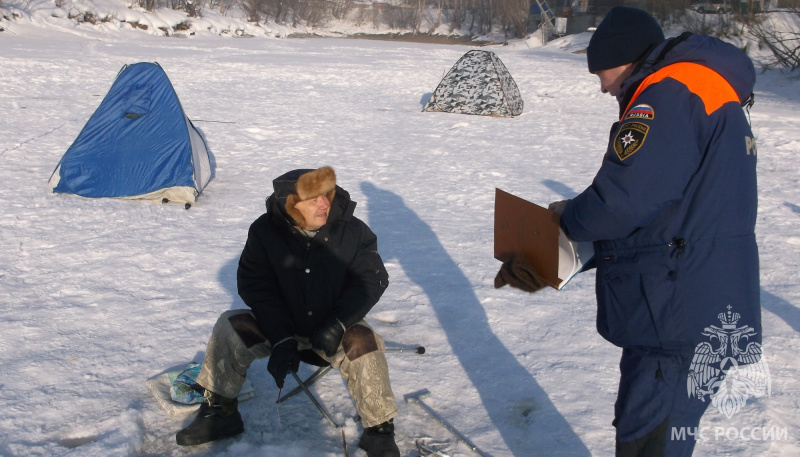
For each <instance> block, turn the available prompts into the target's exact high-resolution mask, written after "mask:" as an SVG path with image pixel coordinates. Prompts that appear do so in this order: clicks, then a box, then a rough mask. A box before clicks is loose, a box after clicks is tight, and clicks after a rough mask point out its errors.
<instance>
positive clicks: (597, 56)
mask: <svg viewBox="0 0 800 457" xmlns="http://www.w3.org/2000/svg"><path fill="white" fill-rule="evenodd" d="M662 41H664V32H663V31H662V30H661V26H660V25H658V22H657V21H656V20H655V19H653V16H650V15H649V14H647V13H646V12H645V11H642V10H640V9H636V8H629V7H627V6H615V7H613V8H611V10H609V12H608V14H607V15H606V17H605V18H603V21H602V22H600V25H598V26H597V30H595V31H594V34H592V38H591V40H589V47H588V48H587V49H586V62H587V63H588V64H589V72H590V73H595V72H597V71H600V70H608V69H609V68H615V67H619V66H620V65H625V64H627V63H631V62H636V61H637V60H639V59H642V58H643V57H645V55H644V54H645V53H646V52H647V51H649V50H651V49H652V48H653V47H655V45H657V44H658V43H661V42H662Z"/></svg>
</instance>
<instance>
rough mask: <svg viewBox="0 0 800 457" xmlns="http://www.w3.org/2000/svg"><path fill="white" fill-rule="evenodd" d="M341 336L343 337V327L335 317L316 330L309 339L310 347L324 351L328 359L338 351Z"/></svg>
mask: <svg viewBox="0 0 800 457" xmlns="http://www.w3.org/2000/svg"><path fill="white" fill-rule="evenodd" d="M342 336H344V325H343V324H342V323H341V322H339V319H336V318H335V317H334V318H331V319H328V322H326V323H325V324H324V325H323V326H322V327H320V328H319V329H317V332H316V333H314V336H312V337H311V347H313V348H314V349H320V350H322V351H324V352H325V355H327V356H328V357H333V354H336V351H338V350H339V343H341V342H342Z"/></svg>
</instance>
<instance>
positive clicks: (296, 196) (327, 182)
mask: <svg viewBox="0 0 800 457" xmlns="http://www.w3.org/2000/svg"><path fill="white" fill-rule="evenodd" d="M272 187H273V189H274V190H275V199H276V200H277V202H278V206H279V207H280V208H281V209H282V210H283V212H284V214H285V215H286V216H288V217H290V218H291V219H292V220H293V221H294V225H296V226H298V227H300V228H303V226H304V225H305V220H304V219H303V215H302V214H301V213H300V211H298V210H297V208H295V207H294V206H295V205H296V204H297V203H298V202H301V201H303V200H309V199H312V198H317V197H319V196H320V195H327V196H328V200H329V201H331V202H332V201H333V197H334V195H335V194H336V172H334V171H333V168H331V167H328V166H325V167H322V168H317V169H316V170H311V169H299V170H292V171H290V172H288V173H284V174H283V175H281V176H279V177H277V178H275V179H274V180H273V181H272Z"/></svg>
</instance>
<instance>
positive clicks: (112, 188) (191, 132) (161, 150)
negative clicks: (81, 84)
mask: <svg viewBox="0 0 800 457" xmlns="http://www.w3.org/2000/svg"><path fill="white" fill-rule="evenodd" d="M211 174H212V170H211V161H210V157H209V151H208V147H207V145H206V142H205V140H204V139H203V137H202V136H201V135H200V133H199V132H198V131H197V129H196V128H195V127H194V125H193V124H192V122H191V121H190V120H189V118H188V117H186V114H185V113H184V112H183V108H182V107H181V103H180V101H179V100H178V96H177V94H175V90H174V89H173V87H172V83H170V81H169V78H167V75H166V73H164V70H163V69H162V68H161V66H160V65H158V64H157V63H149V62H141V63H136V64H132V65H125V66H124V67H122V70H120V72H119V74H118V75H117V79H116V80H115V81H114V84H113V85H112V86H111V89H110V90H109V91H108V94H107V95H106V97H105V98H104V99H103V101H102V102H101V103H100V106H99V107H98V108H97V110H96V111H95V112H94V114H92V117H90V118H89V121H88V122H87V123H86V125H85V126H84V127H83V130H82V131H81V133H80V134H79V135H78V138H77V139H75V142H74V143H72V146H70V147H69V149H67V152H66V153H64V156H63V157H62V158H61V161H60V162H59V163H58V166H57V167H56V169H55V171H54V172H53V175H52V176H51V177H50V188H51V189H52V190H53V192H56V193H64V194H76V195H80V196H83V197H118V198H133V199H148V200H161V201H165V199H166V200H167V201H176V202H181V203H187V204H189V203H194V202H195V199H196V198H197V196H198V195H199V194H200V192H202V190H203V188H204V187H205V186H206V184H208V181H209V180H210V179H211ZM187 208H188V205H187Z"/></svg>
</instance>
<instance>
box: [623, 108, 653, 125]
mask: <svg viewBox="0 0 800 457" xmlns="http://www.w3.org/2000/svg"><path fill="white" fill-rule="evenodd" d="M654 117H656V112H655V110H653V107H652V106H650V105H645V104H642V105H636V106H634V107H633V108H631V109H630V111H628V114H626V115H625V119H643V120H648V121H649V120H651V119H653V118H654Z"/></svg>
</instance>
